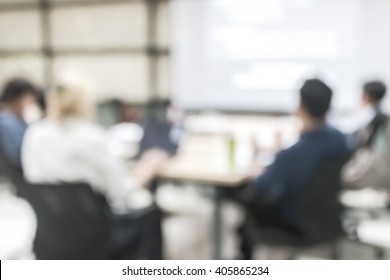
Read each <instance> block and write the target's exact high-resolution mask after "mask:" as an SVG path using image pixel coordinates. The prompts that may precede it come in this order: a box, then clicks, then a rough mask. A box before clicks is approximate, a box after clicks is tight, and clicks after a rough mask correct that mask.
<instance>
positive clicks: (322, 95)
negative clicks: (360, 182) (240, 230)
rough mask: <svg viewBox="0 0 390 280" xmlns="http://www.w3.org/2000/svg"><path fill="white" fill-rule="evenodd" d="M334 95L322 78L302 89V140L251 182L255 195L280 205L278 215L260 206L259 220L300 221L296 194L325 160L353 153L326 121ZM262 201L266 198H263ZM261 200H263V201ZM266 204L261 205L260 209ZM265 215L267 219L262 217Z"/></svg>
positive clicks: (290, 224)
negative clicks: (296, 208)
mask: <svg viewBox="0 0 390 280" xmlns="http://www.w3.org/2000/svg"><path fill="white" fill-rule="evenodd" d="M331 99H332V90H331V89H330V88H329V87H328V86H327V85H326V84H325V83H323V82H322V81H320V80H317V79H313V80H307V81H306V82H305V83H304V85H303V86H302V88H301V89H300V103H299V107H298V110H297V115H298V117H299V118H300V120H301V122H302V132H301V135H300V138H299V140H298V141H297V143H295V144H294V145H293V146H291V147H290V148H288V149H286V150H282V151H280V152H279V153H278V154H277V155H276V157H275V160H274V162H273V163H272V164H271V165H270V166H268V167H267V168H266V169H265V170H264V172H263V173H262V175H261V176H259V177H258V178H256V179H255V180H254V181H253V182H252V183H251V186H250V189H251V191H250V193H251V194H252V195H253V193H255V194H254V195H253V196H256V195H259V196H261V197H263V201H264V203H265V204H266V203H272V204H278V205H280V208H279V209H278V210H279V211H280V212H279V214H278V215H275V213H269V212H272V209H273V208H272V207H270V208H268V209H267V208H266V207H265V208H262V209H261V210H258V212H262V213H258V214H259V215H256V216H257V217H260V220H259V223H262V222H264V223H266V224H267V223H268V224H269V223H271V224H282V225H286V226H291V227H294V226H296V225H297V224H298V221H296V218H295V215H294V208H293V206H292V200H293V199H292V198H293V197H294V195H295V193H297V192H298V191H299V189H300V188H301V187H303V186H304V184H305V183H306V182H307V181H308V180H309V179H310V178H311V177H312V176H313V175H314V174H315V173H316V172H317V170H318V168H320V167H321V166H322V165H323V164H324V163H326V162H327V161H328V160H331V159H334V158H342V157H346V156H348V154H349V153H350V151H349V149H348V147H347V143H346V139H345V137H344V136H343V135H342V134H341V133H340V132H339V131H337V130H336V129H334V128H332V127H330V126H329V125H327V124H326V122H325V117H326V114H327V112H328V110H329V107H330V104H331ZM259 201H262V200H259ZM260 203H261V202H260ZM261 207H262V206H261V205H259V209H260V208H261ZM262 219H264V220H262Z"/></svg>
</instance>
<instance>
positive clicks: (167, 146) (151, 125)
mask: <svg viewBox="0 0 390 280" xmlns="http://www.w3.org/2000/svg"><path fill="white" fill-rule="evenodd" d="M149 107H150V108H149V111H150V113H149V117H148V118H147V119H145V120H144V121H142V122H141V125H142V126H143V129H144V135H143V137H142V139H141V143H140V152H139V155H142V154H143V153H144V152H145V151H148V150H149V149H153V148H158V149H162V150H164V151H166V152H167V153H168V154H170V155H175V154H176V152H177V148H178V145H179V142H180V139H181V136H182V134H183V131H184V129H183V126H182V123H181V121H182V119H181V113H180V111H179V110H178V109H177V108H175V107H174V106H173V104H172V102H171V101H170V100H168V101H152V102H151V103H150V104H149Z"/></svg>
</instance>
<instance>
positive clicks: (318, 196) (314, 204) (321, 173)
mask: <svg viewBox="0 0 390 280" xmlns="http://www.w3.org/2000/svg"><path fill="white" fill-rule="evenodd" d="M347 160H348V159H347V157H345V158H337V159H333V160H330V161H328V162H327V163H326V164H324V165H323V166H322V167H321V168H319V169H318V172H317V173H316V174H315V176H313V177H312V179H311V180H309V182H308V183H307V184H305V185H304V187H303V188H302V189H301V190H300V191H299V192H298V193H297V194H296V197H295V199H294V209H295V211H296V212H295V213H296V215H297V218H298V220H299V222H300V229H301V231H302V234H303V236H304V237H305V238H306V239H308V240H310V241H313V242H318V243H321V242H332V241H334V240H335V239H337V238H338V237H339V236H340V234H341V233H342V225H341V214H342V206H341V203H340V201H339V193H340V191H341V185H342V183H341V177H340V174H341V170H342V168H343V166H344V164H345V163H346V161H347Z"/></svg>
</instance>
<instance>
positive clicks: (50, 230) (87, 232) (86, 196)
mask: <svg viewBox="0 0 390 280" xmlns="http://www.w3.org/2000/svg"><path fill="white" fill-rule="evenodd" d="M2 159H3V160H2V161H1V162H2V164H1V166H2V169H3V171H4V173H5V174H6V175H7V177H8V178H9V180H10V181H11V182H12V184H13V185H14V186H15V187H16V191H17V195H18V196H20V197H22V198H24V199H26V200H27V201H28V202H29V203H30V204H31V206H32V208H33V209H34V211H35V214H36V216H37V219H38V227H37V232H36V237H35V241H34V252H35V254H36V257H37V259H46V260H49V259H54V260H65V259H107V256H108V250H109V242H110V223H109V216H108V206H107V203H106V201H105V199H104V198H103V197H101V196H99V195H97V194H96V193H95V192H93V191H92V189H91V188H90V186H88V185H86V184H82V183H75V184H60V185H43V184H39V185H34V184H29V183H27V182H26V181H25V180H24V178H23V174H22V172H21V170H18V169H16V168H13V167H11V166H9V165H8V164H7V163H6V162H5V161H4V158H2Z"/></svg>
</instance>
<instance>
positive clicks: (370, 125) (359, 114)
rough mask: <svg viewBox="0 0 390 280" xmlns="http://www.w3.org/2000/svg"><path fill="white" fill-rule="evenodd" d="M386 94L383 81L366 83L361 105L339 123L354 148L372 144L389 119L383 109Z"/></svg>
mask: <svg viewBox="0 0 390 280" xmlns="http://www.w3.org/2000/svg"><path fill="white" fill-rule="evenodd" d="M385 95H386V86H385V84H384V83H383V82H381V81H370V82H367V83H365V84H364V85H363V94H362V102H361V107H360V108H359V109H358V110H357V111H356V112H355V113H354V114H353V115H352V116H350V117H348V119H346V120H345V121H341V122H340V123H339V124H338V126H339V127H340V130H341V131H342V132H344V133H346V134H347V135H348V136H349V140H350V144H351V146H352V147H353V148H354V149H356V148H359V147H360V146H365V145H370V144H371V142H372V139H373V138H374V135H375V133H376V132H377V130H378V129H379V127H380V126H381V125H382V124H383V123H384V121H385V120H386V119H387V116H386V115H385V114H384V113H383V112H382V109H381V105H382V101H383V99H384V97H385Z"/></svg>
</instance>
